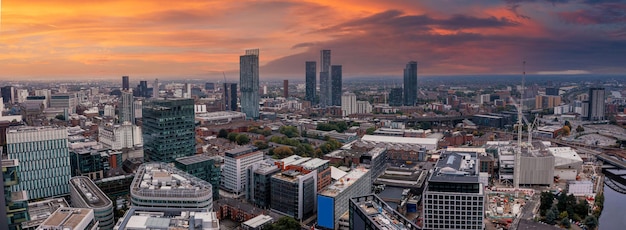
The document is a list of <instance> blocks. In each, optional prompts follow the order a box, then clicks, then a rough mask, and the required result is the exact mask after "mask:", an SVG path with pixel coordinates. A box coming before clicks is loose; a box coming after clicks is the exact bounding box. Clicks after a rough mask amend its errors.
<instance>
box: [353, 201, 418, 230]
mask: <svg viewBox="0 0 626 230" xmlns="http://www.w3.org/2000/svg"><path fill="white" fill-rule="evenodd" d="M349 202H350V203H349V206H350V211H349V225H350V229H365V230H384V229H406V230H419V229H422V228H420V227H418V226H417V225H415V223H413V222H411V221H410V220H408V219H406V217H404V216H403V215H402V214H400V213H398V212H397V211H396V210H393V209H391V208H390V207H391V206H389V205H388V204H387V203H385V201H383V200H382V199H380V197H378V196H377V195H367V196H358V197H351V198H350V201H349Z"/></svg>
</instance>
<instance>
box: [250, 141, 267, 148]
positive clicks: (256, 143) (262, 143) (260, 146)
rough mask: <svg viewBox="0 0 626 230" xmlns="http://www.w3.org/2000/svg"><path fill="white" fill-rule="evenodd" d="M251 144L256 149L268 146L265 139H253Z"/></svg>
mask: <svg viewBox="0 0 626 230" xmlns="http://www.w3.org/2000/svg"><path fill="white" fill-rule="evenodd" d="M253 145H254V146H255V147H257V148H258V149H267V148H269V147H270V146H269V145H268V144H267V142H265V141H254V143H253Z"/></svg>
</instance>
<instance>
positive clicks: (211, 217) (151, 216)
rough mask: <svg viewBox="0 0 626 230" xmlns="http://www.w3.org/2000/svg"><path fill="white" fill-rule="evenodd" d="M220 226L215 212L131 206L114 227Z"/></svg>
mask: <svg viewBox="0 0 626 230" xmlns="http://www.w3.org/2000/svg"><path fill="white" fill-rule="evenodd" d="M219 228H220V224H219V220H218V219H217V215H216V214H215V212H210V211H208V210H206V209H194V208H184V209H183V208H150V207H135V206H133V207H131V209H129V210H128V211H127V212H126V214H124V217H122V218H121V219H120V220H119V221H118V222H117V224H116V225H115V227H114V229H203V230H217V229H219Z"/></svg>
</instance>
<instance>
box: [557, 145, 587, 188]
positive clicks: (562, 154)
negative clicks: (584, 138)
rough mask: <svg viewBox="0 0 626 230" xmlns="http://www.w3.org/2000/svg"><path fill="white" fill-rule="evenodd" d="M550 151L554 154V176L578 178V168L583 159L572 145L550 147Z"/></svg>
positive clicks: (562, 178) (565, 178)
mask: <svg viewBox="0 0 626 230" xmlns="http://www.w3.org/2000/svg"><path fill="white" fill-rule="evenodd" d="M548 151H549V152H550V153H551V154H552V155H553V156H554V176H555V177H556V176H558V177H559V178H560V179H561V180H576V175H578V169H580V168H581V167H582V165H583V159H582V158H580V156H579V155H578V153H576V151H575V150H573V149H572V148H570V147H550V148H548Z"/></svg>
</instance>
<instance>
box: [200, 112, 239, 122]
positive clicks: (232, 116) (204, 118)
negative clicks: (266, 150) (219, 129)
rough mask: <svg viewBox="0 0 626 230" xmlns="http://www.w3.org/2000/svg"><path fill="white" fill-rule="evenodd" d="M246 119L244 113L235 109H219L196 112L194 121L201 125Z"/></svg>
mask: <svg viewBox="0 0 626 230" xmlns="http://www.w3.org/2000/svg"><path fill="white" fill-rule="evenodd" d="M241 120H246V114H245V113H242V112H236V111H220V112H211V113H199V114H196V121H198V122H200V124H201V125H221V124H228V123H231V122H233V121H241Z"/></svg>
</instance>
